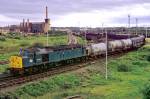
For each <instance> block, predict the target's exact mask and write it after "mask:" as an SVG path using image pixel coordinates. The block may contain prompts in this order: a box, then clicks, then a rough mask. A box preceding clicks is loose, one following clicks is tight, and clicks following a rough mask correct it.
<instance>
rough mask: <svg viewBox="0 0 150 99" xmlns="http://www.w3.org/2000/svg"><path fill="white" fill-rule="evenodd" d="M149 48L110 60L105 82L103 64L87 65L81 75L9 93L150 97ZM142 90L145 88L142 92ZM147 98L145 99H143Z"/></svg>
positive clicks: (58, 98)
mask: <svg viewBox="0 0 150 99" xmlns="http://www.w3.org/2000/svg"><path fill="white" fill-rule="evenodd" d="M149 49H150V47H149V46H147V45H146V46H145V47H143V48H141V49H139V50H138V51H134V52H130V53H128V54H127V55H125V56H123V57H121V58H118V59H113V60H112V59H111V60H109V64H108V67H109V68H108V70H109V72H108V80H106V79H105V76H104V75H102V74H103V73H101V72H99V71H100V70H99V69H100V66H101V68H104V67H105V66H104V65H101V64H102V63H96V64H94V65H88V68H87V69H86V70H85V71H83V72H82V73H77V74H76V73H67V74H62V75H58V76H55V77H52V78H49V79H48V80H44V81H41V82H38V83H32V84H29V85H26V86H24V87H22V88H19V89H17V90H16V91H15V92H13V93H11V94H12V95H13V96H17V97H20V98H21V99H25V98H24V97H26V98H33V99H35V98H36V99H49V97H51V98H52V99H62V98H65V97H67V96H72V95H81V96H82V97H83V98H85V99H99V98H102V99H127V98H128V99H137V98H140V99H141V98H145V97H147V96H149V89H150V86H149V85H146V86H145V83H148V82H149V77H150V73H149V72H150V67H149V64H150V62H149V60H147V58H148V56H149V54H150V52H149ZM143 88H144V89H143ZM145 99H148V98H145Z"/></svg>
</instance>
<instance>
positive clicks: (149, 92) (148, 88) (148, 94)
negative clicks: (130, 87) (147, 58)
mask: <svg viewBox="0 0 150 99" xmlns="http://www.w3.org/2000/svg"><path fill="white" fill-rule="evenodd" d="M142 92H143V96H144V99H150V82H148V83H147V84H145V86H144V88H143V90H142Z"/></svg>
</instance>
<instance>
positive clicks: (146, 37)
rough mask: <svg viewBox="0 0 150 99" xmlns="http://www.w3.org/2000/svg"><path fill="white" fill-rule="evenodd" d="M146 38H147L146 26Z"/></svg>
mask: <svg viewBox="0 0 150 99" xmlns="http://www.w3.org/2000/svg"><path fill="white" fill-rule="evenodd" d="M146 38H147V26H146Z"/></svg>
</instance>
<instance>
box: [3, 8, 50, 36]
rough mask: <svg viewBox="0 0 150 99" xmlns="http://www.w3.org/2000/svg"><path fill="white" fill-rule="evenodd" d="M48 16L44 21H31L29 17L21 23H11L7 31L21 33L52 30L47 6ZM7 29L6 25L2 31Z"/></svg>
mask: <svg viewBox="0 0 150 99" xmlns="http://www.w3.org/2000/svg"><path fill="white" fill-rule="evenodd" d="M45 15H46V18H45V20H44V21H43V22H30V20H29V19H27V20H25V19H23V21H22V22H21V23H20V25H11V26H9V27H7V32H8V33H9V32H20V33H36V34H43V33H47V32H48V31H49V30H50V19H49V18H48V7H47V6H46V11H45ZM3 29H4V30H6V27H3V28H1V32H2V31H3Z"/></svg>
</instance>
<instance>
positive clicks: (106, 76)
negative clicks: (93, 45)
mask: <svg viewBox="0 0 150 99" xmlns="http://www.w3.org/2000/svg"><path fill="white" fill-rule="evenodd" d="M105 35H106V63H105V64H106V66H105V70H106V71H105V78H106V80H107V79H108V70H107V65H108V57H107V54H108V38H107V30H106V28H105Z"/></svg>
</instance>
